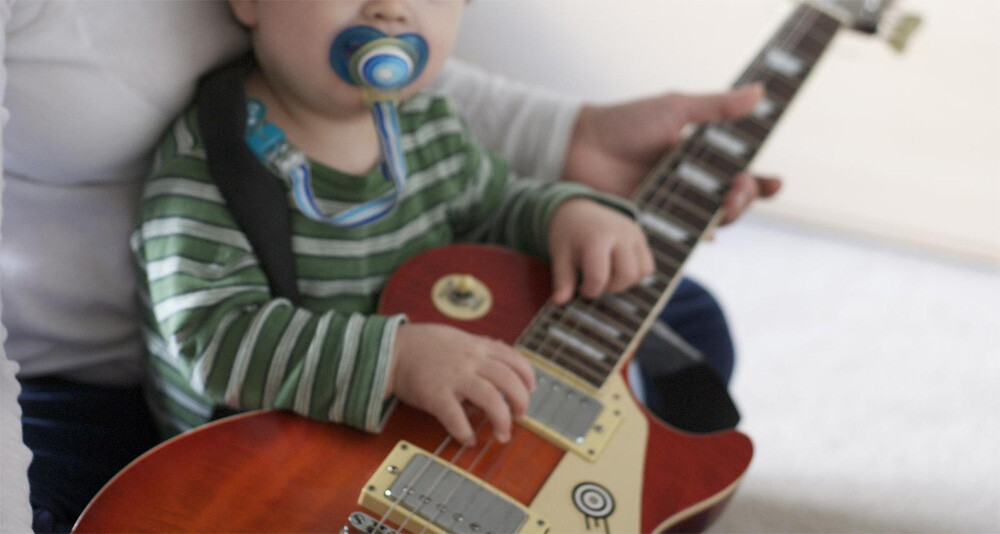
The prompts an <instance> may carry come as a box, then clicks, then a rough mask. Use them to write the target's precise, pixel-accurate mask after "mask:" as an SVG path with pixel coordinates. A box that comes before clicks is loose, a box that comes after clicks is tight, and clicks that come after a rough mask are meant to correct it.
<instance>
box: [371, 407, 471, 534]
mask: <svg viewBox="0 0 1000 534" xmlns="http://www.w3.org/2000/svg"><path fill="white" fill-rule="evenodd" d="M485 421H486V419H485V418H483V420H482V421H480V423H479V425H478V426H477V427H476V429H475V433H477V434H478V433H479V430H481V429H482V425H483V423H484V422H485ZM452 439H453V438H452V437H451V434H447V435H446V436H445V438H444V439H443V440H441V443H440V444H438V446H437V448H435V449H434V452H432V453H430V456H431V457H430V458H428V462H427V463H426V464H424V466H423V467H421V468H420V470H419V471H417V473H416V474H415V475H413V482H411V484H412V485H414V486H415V485H416V483H417V482H418V481H420V479H421V477H423V475H424V473H425V472H426V471H427V469H428V468H430V466H431V463H432V461H433V459H435V458H440V457H441V452H442V451H444V449H445V447H447V446H448V444H449V443H450V442H451V441H452ZM468 448H469V446H468V445H466V444H464V443H463V444H462V446H461V447H459V448H458V450H457V451H456V452H455V454H454V455H453V456H452V462H454V461H457V460H458V458H459V457H460V456H461V455H462V453H464V452H465V450H466V449H468ZM407 493H409V489H407V488H405V487H404V488H400V492H399V497H397V498H396V499H395V500H394V501H393V502H392V505H390V506H389V509H388V510H386V511H385V513H383V514H382V517H380V518H379V520H378V523H377V524H376V525H375V527H374V530H373V532H375V531H378V530H380V529H382V528H383V527H384V526H385V522H386V520H387V519H388V518H389V515H390V514H392V512H393V511H394V510H395V509H396V507H397V506H398V505H399V504H400V503H402V502H403V499H404V498H406V495H407ZM412 514H413V512H410V515H412ZM408 520H409V518H407V521H408ZM397 531H398V532H402V528H401V527H400V528H398V529H397Z"/></svg>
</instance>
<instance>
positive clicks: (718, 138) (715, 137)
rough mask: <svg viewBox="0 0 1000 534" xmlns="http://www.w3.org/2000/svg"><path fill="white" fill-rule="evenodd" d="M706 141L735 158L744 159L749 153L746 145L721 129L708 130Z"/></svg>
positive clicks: (706, 130) (706, 131)
mask: <svg viewBox="0 0 1000 534" xmlns="http://www.w3.org/2000/svg"><path fill="white" fill-rule="evenodd" d="M705 140H706V141H708V143H709V144H710V145H712V146H714V147H715V148H718V149H719V150H721V151H723V152H725V153H726V154H729V155H730V156H733V157H737V158H742V157H743V156H744V155H745V154H746V153H747V144H746V143H744V142H743V141H741V140H740V139H738V138H736V137H735V136H733V134H731V133H729V132H726V131H724V130H722V129H720V128H706V129H705Z"/></svg>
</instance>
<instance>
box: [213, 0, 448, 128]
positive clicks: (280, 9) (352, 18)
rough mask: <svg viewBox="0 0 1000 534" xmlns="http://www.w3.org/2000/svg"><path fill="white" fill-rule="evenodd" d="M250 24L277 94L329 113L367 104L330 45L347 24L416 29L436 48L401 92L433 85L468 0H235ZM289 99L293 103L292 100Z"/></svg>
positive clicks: (405, 30)
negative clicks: (341, 71) (333, 60)
mask: <svg viewBox="0 0 1000 534" xmlns="http://www.w3.org/2000/svg"><path fill="white" fill-rule="evenodd" d="M230 4H231V6H232V8H233V12H234V14H235V15H236V17H237V18H238V19H239V20H240V22H242V23H243V24H244V25H246V26H247V27H248V28H250V30H251V33H252V36H253V46H254V53H255V54H256V56H257V61H258V63H259V65H260V67H261V71H262V73H263V74H264V77H265V79H266V80H267V82H268V83H269V84H270V85H271V89H272V90H273V91H275V92H276V94H278V95H279V96H281V97H282V98H286V99H294V100H295V102H296V103H298V104H299V105H306V106H308V107H309V108H310V109H312V110H315V111H320V112H322V113H324V114H333V115H337V116H342V115H345V114H353V113H357V112H358V111H359V110H362V109H363V105H362V102H361V90H360V89H359V88H357V87H355V86H352V85H350V84H348V83H346V82H344V81H342V80H341V79H340V78H338V77H337V75H336V73H335V72H334V71H333V69H332V67H331V66H330V62H329V53H330V44H331V43H332V42H333V39H334V38H335V37H336V36H337V34H339V33H340V32H341V31H343V30H344V29H346V28H349V27H351V26H356V25H365V26H372V27H374V28H377V29H379V30H381V31H383V32H384V33H386V34H387V35H391V36H395V35H399V34H403V33H417V34H420V35H421V36H422V37H423V38H424V39H426V40H427V44H428V47H429V49H430V52H429V57H428V59H427V65H426V67H425V68H424V71H423V73H422V74H421V75H420V77H419V78H418V79H417V80H415V81H414V82H413V83H411V84H410V85H409V86H407V88H406V89H404V91H403V95H404V96H407V95H410V94H413V93H415V92H417V91H419V90H420V89H422V88H424V87H426V86H427V84H429V83H430V82H431V81H432V80H433V79H434V77H435V76H437V74H438V73H439V72H440V71H441V68H442V66H443V65H444V62H445V60H446V59H447V58H448V56H450V55H451V52H452V48H453V47H454V44H455V38H456V36H457V34H458V28H459V24H460V22H461V18H462V12H463V10H464V6H465V0H230ZM288 103H291V102H288Z"/></svg>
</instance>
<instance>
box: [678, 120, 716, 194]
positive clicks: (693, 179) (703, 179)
mask: <svg viewBox="0 0 1000 534" xmlns="http://www.w3.org/2000/svg"><path fill="white" fill-rule="evenodd" d="M707 136H708V134H707V133H706V137H707ZM677 175H678V176H680V177H681V178H682V179H683V180H684V181H685V182H687V183H689V184H691V185H693V186H695V187H697V188H698V189H701V190H702V191H704V192H706V193H718V192H719V188H720V187H722V184H720V183H719V179H718V178H716V177H715V175H714V174H712V173H710V172H708V171H706V170H705V169H702V168H701V167H699V166H697V165H694V164H691V163H688V162H686V161H683V162H681V164H680V165H678V166H677Z"/></svg>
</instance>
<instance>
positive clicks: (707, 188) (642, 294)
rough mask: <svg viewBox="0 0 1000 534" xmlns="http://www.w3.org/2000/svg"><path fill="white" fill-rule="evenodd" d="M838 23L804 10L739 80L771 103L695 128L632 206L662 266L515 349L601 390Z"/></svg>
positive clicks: (556, 314)
mask: <svg viewBox="0 0 1000 534" xmlns="http://www.w3.org/2000/svg"><path fill="white" fill-rule="evenodd" d="M840 26H841V20H840V19H839V18H838V17H835V16H833V15H832V14H830V13H828V12H827V11H825V10H824V9H822V8H819V7H816V6H813V5H810V4H800V5H799V6H797V7H796V8H795V10H794V11H793V12H792V14H791V15H789V17H788V18H787V20H786V21H785V22H784V23H783V24H782V25H781V27H780V28H779V29H778V31H777V32H776V33H775V35H774V36H773V37H772V38H771V39H770V40H769V41H768V42H767V44H765V46H764V47H763V49H762V50H761V51H760V53H758V54H757V56H756V57H755V58H754V60H753V61H752V62H751V64H750V66H749V67H748V68H747V69H746V71H744V72H743V74H742V75H741V76H740V77H739V78H738V79H737V81H736V83H735V84H734V86H735V87H739V86H743V85H746V84H751V83H758V82H759V83H761V84H763V86H764V89H765V97H764V99H763V100H761V102H760V103H759V104H758V105H757V107H756V109H755V110H754V111H753V112H752V113H751V114H750V116H748V117H746V118H743V119H740V120H736V121H729V122H722V123H714V124H708V125H704V126H701V127H699V128H697V129H696V130H695V131H694V132H693V133H692V134H691V135H689V136H688V137H687V138H685V140H684V141H682V142H681V143H680V144H679V145H678V146H677V147H676V148H674V149H673V150H671V151H670V152H669V153H668V154H666V155H665V156H664V157H663V159H662V160H661V161H660V162H659V163H658V164H657V166H656V168H655V169H654V170H653V172H652V173H650V175H649V176H648V177H647V178H646V179H645V180H644V181H643V182H642V183H641V184H640V186H639V187H638V188H637V190H636V193H635V195H634V196H633V198H632V200H633V201H634V203H635V204H636V206H637V207H638V208H639V210H640V223H641V224H642V226H643V228H644V230H645V232H646V234H647V237H648V239H649V244H650V248H651V249H652V251H653V256H654V258H655V260H656V271H655V273H654V274H653V275H652V276H651V277H649V278H648V279H647V280H646V281H645V282H643V283H641V284H638V285H636V286H633V287H632V288H630V289H628V290H626V291H624V292H622V293H618V294H616V295H609V294H606V295H604V296H602V297H601V298H599V299H596V300H587V299H583V298H580V297H577V298H575V299H573V300H571V301H570V302H569V303H567V304H565V305H562V306H556V305H554V304H548V305H546V306H544V307H543V308H542V309H541V310H540V311H539V312H538V314H537V315H536V316H535V318H534V320H533V321H532V323H531V324H530V325H529V326H528V328H527V329H525V331H524V333H523V334H522V335H521V338H520V339H519V340H518V343H517V344H518V345H520V346H522V347H524V348H525V349H527V350H529V351H531V352H532V353H534V354H536V355H538V356H540V357H542V358H544V359H547V360H549V361H550V362H551V363H554V364H556V365H558V366H559V367H562V368H564V369H566V370H568V371H570V372H571V373H573V374H574V375H576V376H577V377H579V378H580V379H581V380H583V381H584V382H585V383H588V384H590V385H592V386H594V387H595V388H600V387H601V385H603V384H604V382H605V381H606V380H607V378H608V377H609V376H610V375H611V374H613V373H614V372H616V370H617V369H618V367H619V363H620V362H621V361H622V359H623V358H624V356H625V355H627V354H630V353H631V351H632V350H633V349H634V348H635V345H636V344H637V343H638V341H639V339H641V337H642V335H643V334H645V332H646V330H647V329H648V327H649V325H650V324H651V323H652V321H653V320H654V319H655V317H656V316H657V315H658V313H659V311H660V310H661V309H662V308H663V306H664V305H665V304H666V301H667V298H668V297H669V296H670V294H671V293H672V292H673V289H674V286H675V285H676V284H677V282H678V281H679V279H680V277H679V276H678V273H679V272H680V271H681V268H682V266H683V265H684V263H685V262H686V261H687V259H688V257H689V256H690V254H691V252H692V251H693V250H694V247H695V245H697V244H698V242H699V241H700V240H701V238H702V235H703V234H704V233H705V232H706V231H707V230H708V229H709V228H710V227H711V226H712V225H713V224H714V222H715V221H716V219H717V218H718V214H719V213H720V209H721V207H722V202H723V198H724V196H725V194H726V192H727V191H728V190H729V188H730V187H731V186H732V183H733V179H734V178H735V176H736V175H737V174H738V173H740V172H742V171H743V170H745V169H746V168H747V167H748V166H749V164H750V162H751V161H752V160H753V158H754V156H755V155H756V154H757V152H758V151H759V150H760V148H761V146H762V145H763V143H764V140H765V139H767V137H768V136H769V135H770V133H771V131H772V130H773V129H774V127H775V126H776V124H777V122H778V120H779V119H780V118H781V116H782V114H783V113H784V112H785V110H786V109H787V108H788V106H789V105H790V103H791V101H792V99H793V98H794V97H795V95H796V94H797V93H798V91H799V89H800V88H801V87H802V84H803V83H804V82H805V80H806V78H807V77H808V75H809V74H810V72H811V71H812V69H813V67H814V66H815V65H816V63H817V62H818V61H819V59H820V57H821V56H822V55H823V53H824V52H825V51H826V49H827V47H828V45H829V44H830V42H831V41H832V40H833V37H834V35H835V34H836V33H837V30H838V29H839V28H840Z"/></svg>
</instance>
